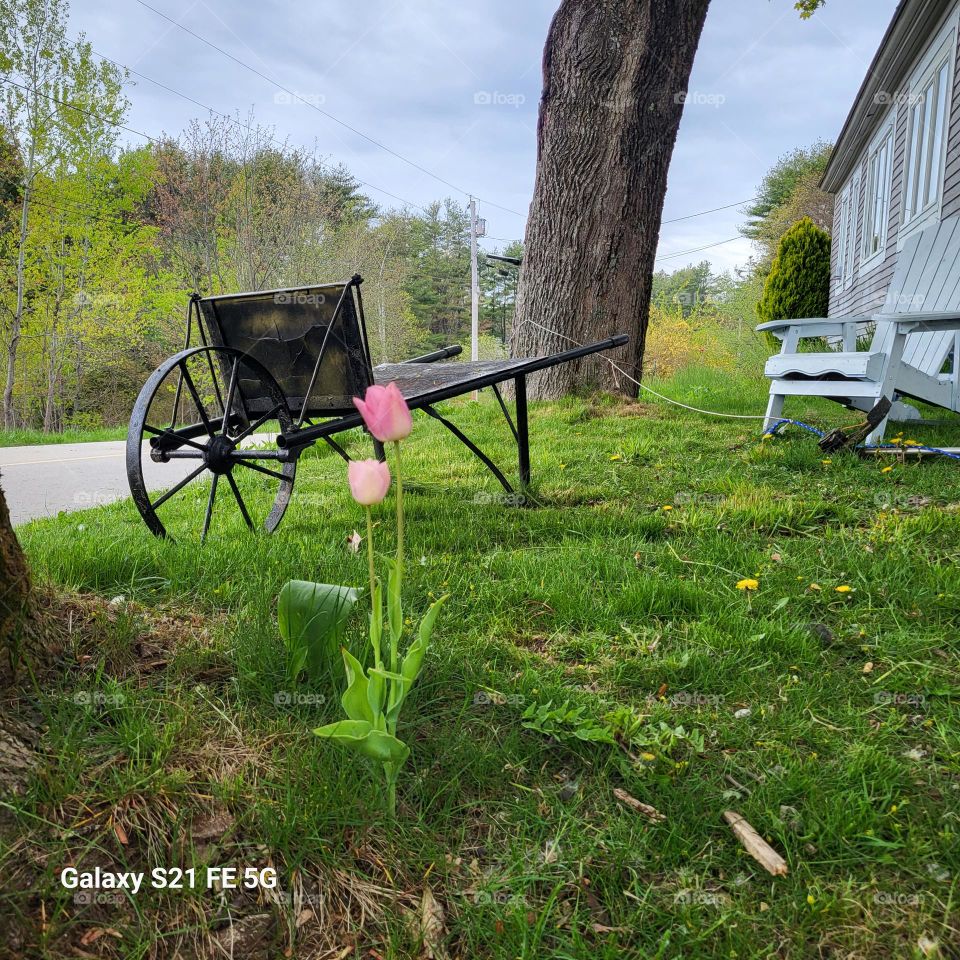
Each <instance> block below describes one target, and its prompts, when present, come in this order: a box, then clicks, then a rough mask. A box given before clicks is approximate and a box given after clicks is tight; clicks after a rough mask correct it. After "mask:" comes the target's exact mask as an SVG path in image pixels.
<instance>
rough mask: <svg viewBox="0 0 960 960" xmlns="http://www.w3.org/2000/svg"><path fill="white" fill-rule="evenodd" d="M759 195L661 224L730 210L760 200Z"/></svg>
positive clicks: (663, 221)
mask: <svg viewBox="0 0 960 960" xmlns="http://www.w3.org/2000/svg"><path fill="white" fill-rule="evenodd" d="M759 199H760V198H759V197H751V198H750V199H749V200H738V201H737V202H736V203H728V204H725V205H724V206H722V207H714V208H713V209H712V210H701V211H700V212H699V213H688V214H687V215H686V216H685V217H674V218H673V219H672V220H661V221H660V223H661V225H663V224H665V223H679V222H680V221H681V220H693V219H694V217H705V216H706V215H707V214H708V213H716V212H717V211H718V210H729V209H730V208H731V207H741V206H743V204H745V203H753V202H754V200H759Z"/></svg>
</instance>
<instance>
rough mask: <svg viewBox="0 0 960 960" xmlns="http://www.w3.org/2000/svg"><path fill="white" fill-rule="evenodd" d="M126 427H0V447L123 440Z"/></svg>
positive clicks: (125, 434)
mask: <svg viewBox="0 0 960 960" xmlns="http://www.w3.org/2000/svg"><path fill="white" fill-rule="evenodd" d="M126 436H127V428H126V427H97V428H90V429H83V430H64V431H63V432H61V433H44V432H43V431H42V430H3V429H0V447H32V446H35V445H37V444H47V443H92V442H94V441H97V440H125V439H126Z"/></svg>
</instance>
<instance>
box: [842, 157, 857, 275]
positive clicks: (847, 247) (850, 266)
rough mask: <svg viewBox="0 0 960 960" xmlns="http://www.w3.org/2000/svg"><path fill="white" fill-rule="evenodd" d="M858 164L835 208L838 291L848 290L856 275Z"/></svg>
mask: <svg viewBox="0 0 960 960" xmlns="http://www.w3.org/2000/svg"><path fill="white" fill-rule="evenodd" d="M860 172H861V171H860V164H858V165H857V169H856V170H854V172H853V173H852V174H851V175H850V178H849V179H848V180H847V182H846V184H844V187H843V189H842V190H841V191H840V194H839V202H838V203H837V207H838V210H839V224H838V230H837V240H838V242H837V274H836V279H837V284H836V289H837V290H838V291H841V292H842V291H844V290H849V289H850V287H852V286H853V284H854V282H855V280H856V275H857V249H858V246H857V224H858V221H859V219H860V216H859V214H860Z"/></svg>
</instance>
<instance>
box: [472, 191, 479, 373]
mask: <svg viewBox="0 0 960 960" xmlns="http://www.w3.org/2000/svg"><path fill="white" fill-rule="evenodd" d="M470 359H471V360H479V359H480V270H479V267H478V266H477V201H476V200H475V199H474V198H473V197H471V198H470Z"/></svg>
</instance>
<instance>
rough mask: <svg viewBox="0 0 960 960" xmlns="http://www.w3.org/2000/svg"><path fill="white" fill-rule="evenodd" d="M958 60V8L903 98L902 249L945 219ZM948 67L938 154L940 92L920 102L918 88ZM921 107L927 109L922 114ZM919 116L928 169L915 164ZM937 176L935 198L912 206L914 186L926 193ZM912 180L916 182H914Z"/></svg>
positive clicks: (934, 80) (922, 153) (915, 71)
mask: <svg viewBox="0 0 960 960" xmlns="http://www.w3.org/2000/svg"><path fill="white" fill-rule="evenodd" d="M956 60H957V10H954V11H953V12H952V13H951V14H950V16H949V18H948V20H947V21H946V23H945V24H944V25H943V27H941V29H940V31H939V32H938V34H937V36H936V37H935V39H934V40H933V42H932V43H931V44H930V46H929V47H928V49H927V52H926V53H925V54H924V56H923V58H922V60H921V61H920V63H919V64H918V65H917V67H916V69H915V70H914V72H913V74H912V75H911V77H910V82H909V85H908V86H907V87H906V92H905V94H904V95H903V96H902V97H901V98H900V107H899V109H900V110H905V111H906V117H905V119H906V128H905V136H906V140H905V143H904V151H903V174H902V188H901V191H900V193H901V197H900V229H899V236H898V244H897V246H898V249H899V248H901V247H902V246H903V243H904V241H905V240H906V239H907V237H909V236H910V235H911V234H913V233H915V232H916V231H917V230H921V229H922V228H923V227H925V226H927V225H929V224H930V223H931V222H935V221H937V220H939V219H941V216H942V211H943V193H944V186H945V184H944V180H945V173H946V164H947V147H948V144H949V141H950V121H951V119H952V115H953V109H954V98H953V90H954V80H955V71H956ZM944 67H946V80H945V87H946V90H945V97H944V98H943V103H944V115H943V127H942V134H941V137H940V143H939V149H938V155H936V156H935V155H934V151H933V146H934V144H935V143H936V134H935V131H936V128H937V122H936V120H937V118H935V117H934V116H933V112H932V111H933V110H935V109H936V108H937V107H938V105H939V100H940V97H939V96H936V97H935V98H933V99H931V100H929V101H928V100H927V99H924V100H923V101H922V102H921V103H919V104H918V103H917V102H916V100H915V97H916V91H924V90H925V89H926V88H927V87H928V86H930V85H931V84H936V82H937V78H938V76H939V74H940V73H941V72H942V70H943V68H944ZM934 89H935V90H936V92H937V94H939V93H940V89H939V88H936V87H934ZM928 102H929V103H931V104H932V107H931V111H930V112H929V116H928V115H927V111H926V110H925V109H924V108H925V107H926V105H927V103H928ZM918 107H919V108H920V109H921V110H923V111H924V112H922V113H919V114H918V113H917V108H918ZM918 116H920V117H922V118H923V127H922V128H921V130H922V133H923V137H924V140H925V141H926V149H927V150H928V151H929V153H928V154H927V155H925V154H924V149H923V148H921V149H920V159H921V160H924V161H925V163H926V166H927V171H926V173H924V172H923V171H921V170H920V169H919V167H918V166H915V165H914V160H915V159H916V151H917V143H916V142H915V140H916V121H917V117H918ZM931 121H933V125H932V126H930V127H928V124H930V122H931ZM927 178H929V179H927ZM933 178H935V182H936V194H935V195H934V196H933V198H932V199H930V200H926V201H925V202H922V204H921V205H920V206H919V207H918V209H916V210H911V209H910V202H911V198H912V196H913V193H914V188H916V189H917V190H918V191H919V189H920V186H921V185H923V184H924V183H925V189H924V190H923V193H924V194H929V191H930V186H931V184H932V183H933V182H934V179H933ZM911 181H914V182H913V183H911Z"/></svg>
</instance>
